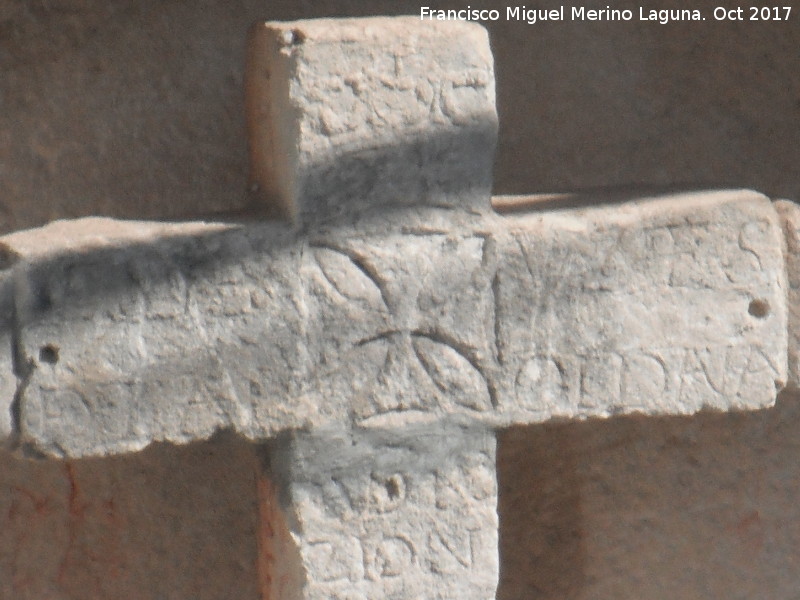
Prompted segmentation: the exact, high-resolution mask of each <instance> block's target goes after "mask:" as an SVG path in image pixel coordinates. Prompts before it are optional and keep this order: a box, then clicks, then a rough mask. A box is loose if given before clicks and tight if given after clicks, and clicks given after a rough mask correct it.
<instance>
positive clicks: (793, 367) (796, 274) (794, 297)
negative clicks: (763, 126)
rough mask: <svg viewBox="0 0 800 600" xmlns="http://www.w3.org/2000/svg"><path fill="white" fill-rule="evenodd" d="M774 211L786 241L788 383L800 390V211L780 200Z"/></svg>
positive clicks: (786, 201) (787, 201)
mask: <svg viewBox="0 0 800 600" xmlns="http://www.w3.org/2000/svg"><path fill="white" fill-rule="evenodd" d="M775 209H776V210H777V211H778V214H779V215H780V217H781V224H782V225H783V235H784V239H785V252H786V273H787V276H788V281H787V293H788V308H789V381H788V384H789V386H790V387H793V388H798V387H800V208H798V206H797V204H795V203H794V202H791V201H789V200H778V201H777V202H775Z"/></svg>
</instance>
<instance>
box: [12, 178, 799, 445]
mask: <svg viewBox="0 0 800 600" xmlns="http://www.w3.org/2000/svg"><path fill="white" fill-rule="evenodd" d="M3 243H5V244H6V245H7V246H8V247H10V248H12V249H13V250H14V251H15V252H17V253H18V254H19V255H20V256H21V259H20V261H19V262H18V263H17V264H16V265H15V267H14V268H15V270H16V271H15V280H16V282H17V284H16V293H15V296H16V301H17V306H16V314H17V315H18V318H19V329H20V331H21V334H20V339H21V347H22V349H23V354H24V355H25V357H26V358H25V360H26V361H30V362H32V364H33V365H34V367H33V368H32V370H31V371H30V372H29V373H28V374H27V377H26V378H25V381H24V382H23V383H24V393H23V394H22V395H21V398H20V402H19V412H20V414H21V422H20V433H21V435H22V438H23V442H24V443H27V444H31V445H33V446H34V447H35V448H36V449H38V450H39V451H43V452H46V453H48V454H53V455H57V456H83V455H93V454H107V453H117V452H126V451H132V450H136V449H139V448H142V447H144V446H146V445H147V444H148V443H150V442H151V441H153V440H169V441H175V442H186V441H190V440H192V439H198V438H206V437H208V436H210V435H211V434H212V433H213V432H214V431H215V430H217V429H220V428H226V429H233V430H236V431H239V432H241V433H242V434H244V435H246V436H248V437H250V438H254V439H263V438H267V437H271V436H273V435H275V434H276V433H278V432H280V431H281V430H283V429H285V428H296V427H321V426H325V425H326V424H337V423H338V424H339V425H348V426H349V425H351V424H355V425H359V426H369V427H395V426H397V427H399V426H405V425H406V424H408V423H410V422H420V421H425V422H435V421H437V420H439V419H442V418H444V417H448V418H457V419H462V420H465V421H475V420H478V421H481V422H485V423H489V424H493V425H503V424H508V423H529V422H538V421H545V420H548V419H550V418H552V417H582V416H590V415H597V416H608V415H612V414H617V413H620V412H642V413H648V414H659V413H680V414H691V413H694V412H697V411H699V410H701V409H703V408H714V409H719V410H728V409H731V408H734V409H746V408H757V407H762V406H767V405H769V404H771V403H772V402H773V401H774V397H775V393H776V388H778V389H779V388H780V387H782V386H783V385H784V382H785V380H786V352H787V351H786V344H787V341H786V336H787V325H786V300H785V274H784V266H783V253H782V240H781V233H780V228H779V224H778V218H777V214H776V213H775V211H774V209H773V207H772V205H771V203H770V202H769V200H767V199H766V198H764V197H763V196H760V195H759V194H755V193H753V192H737V191H732V192H716V193H707V194H696V195H693V196H691V197H666V198H651V199H641V200H638V201H630V202H627V203H622V204H619V205H607V206H605V207H604V208H602V209H599V208H598V209H572V210H564V211H555V212H542V213H537V212H527V213H525V212H523V213H515V214H510V215H508V216H505V217H500V216H492V215H485V216H477V215H473V214H469V213H463V212H458V211H455V212H454V211H447V210H440V209H424V210H423V209H415V210H413V211H410V212H408V213H407V214H400V213H397V214H395V213H390V214H389V215H381V216H369V215H367V216H363V217H362V218H361V219H360V220H356V222H355V223H354V224H352V225H348V226H344V225H341V226H336V227H330V228H322V229H318V230H314V231H305V232H302V233H301V234H297V233H294V232H291V231H288V230H287V228H286V227H285V226H284V225H282V224H280V223H258V224H249V225H230V224H229V225H202V224H192V225H187V226H179V225H165V224H130V223H119V222H116V223H114V222H109V221H107V220H102V219H89V220H84V221H76V222H63V223H56V224H54V225H52V226H50V227H46V228H44V229H42V230H37V231H30V232H22V233H19V234H14V235H11V236H7V237H5V238H3ZM298 275H299V276H298Z"/></svg>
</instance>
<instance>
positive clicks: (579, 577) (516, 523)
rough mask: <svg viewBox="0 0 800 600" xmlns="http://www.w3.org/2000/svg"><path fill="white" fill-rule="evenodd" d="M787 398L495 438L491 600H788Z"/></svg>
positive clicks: (792, 589)
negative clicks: (496, 529) (495, 581)
mask: <svg viewBox="0 0 800 600" xmlns="http://www.w3.org/2000/svg"><path fill="white" fill-rule="evenodd" d="M798 400H800V397H798V396H797V395H796V394H795V395H790V394H786V395H783V394H782V395H781V397H780V398H779V400H778V402H777V405H776V406H775V407H774V408H771V409H768V410H763V411H757V412H753V413H738V414H737V413H730V414H707V413H706V414H700V415H695V416H693V417H691V418H685V417H657V418H646V419H645V418H636V417H620V418H617V419H608V420H602V421H601V420H589V421H587V422H583V423H563V424H557V425H544V426H536V427H526V428H518V429H514V430H511V431H509V432H507V433H504V434H501V435H500V436H499V438H498V454H497V456H498V480H499V505H498V508H499V513H500V560H501V575H500V585H499V587H498V593H497V598H498V600H527V599H530V598H536V599H537V600H563V599H564V598H572V599H576V600H619V599H621V598H625V599H634V598H647V599H652V600H670V599H673V598H703V599H706V598H708V599H711V598H730V599H732V600H761V599H763V598H793V597H795V596H796V594H797V589H798V565H800V551H799V549H798V545H797V539H798V536H800V507H798V502H797V497H798V493H800V477H798V468H797V465H798V461H799V460H800V445H798V444H797V439H798V434H800V431H799V430H798V424H799V423H800V402H798Z"/></svg>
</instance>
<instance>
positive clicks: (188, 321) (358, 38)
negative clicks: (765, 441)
mask: <svg viewBox="0 0 800 600" xmlns="http://www.w3.org/2000/svg"><path fill="white" fill-rule="evenodd" d="M246 85H247V116H248V127H249V132H250V152H251V157H252V181H253V187H254V189H256V190H257V191H258V194H259V195H260V197H261V198H262V201H263V202H264V203H265V205H266V206H268V207H270V209H271V212H272V214H274V215H275V216H277V217H279V219H277V220H272V221H261V222H248V223H200V222H198V223H184V224H166V223H134V222H129V223H124V222H118V221H111V220H108V219H96V218H91V219H81V220H77V221H67V222H56V223H53V224H51V225H48V226H46V227H44V228H41V229H38V230H33V231H27V232H19V233H15V234H12V235H9V236H6V237H4V238H2V240H1V243H2V247H1V249H2V256H0V258H2V260H0V267H2V270H0V304H2V311H0V319H2V322H1V323H0V325H1V326H2V327H1V328H0V335H2V336H3V339H4V343H3V344H2V350H1V351H0V352H2V354H0V367H2V370H0V393H1V394H2V395H0V401H2V403H3V406H4V410H3V411H2V412H0V432H2V436H3V437H5V438H7V440H8V443H9V444H11V445H14V446H15V447H17V448H19V449H21V450H23V451H25V452H27V453H29V454H32V455H47V456H53V457H60V458H69V457H83V456H102V455H111V454H117V453H125V452H134V451H137V450H139V449H142V448H144V447H145V446H147V445H148V444H150V443H152V442H154V441H169V442H173V443H186V442H189V441H192V440H197V439H205V438H208V437H210V436H211V435H212V434H214V432H216V431H218V430H232V431H235V432H237V433H238V434H240V435H242V436H244V437H246V438H249V439H252V440H257V441H259V442H264V443H265V444H266V446H265V447H266V448H267V451H266V457H267V458H266V459H265V464H264V475H265V477H264V479H263V480H262V481H261V483H260V484H259V485H260V487H259V490H260V499H261V519H262V526H261V529H260V531H259V548H260V552H261V557H262V563H263V564H262V565H261V568H260V573H261V586H262V591H263V593H264V594H265V596H266V597H268V598H271V599H281V600H288V599H298V598H302V599H304V600H306V599H307V600H311V599H319V600H322V599H331V598H334V599H339V600H345V599H347V600H366V599H374V598H388V599H408V600H422V599H430V598H442V599H453V600H455V599H476V600H478V599H480V600H488V599H490V598H494V593H495V587H496V584H497V577H498V556H497V525H498V523H497V514H496V496H497V485H496V479H495V437H494V431H495V430H497V429H498V428H503V427H507V426H509V425H513V424H527V423H539V422H544V421H548V420H550V419H554V418H561V419H565V418H570V419H575V418H580V419H583V418H588V417H607V416H611V415H616V414H622V413H640V414H693V413H695V412H698V411H701V410H721V411H726V410H745V409H756V408H761V407H765V406H769V405H771V404H772V403H773V402H774V400H775V396H776V392H777V391H778V390H780V389H781V388H783V387H784V386H786V385H787V384H791V385H793V386H796V385H798V382H799V381H800V368H798V364H797V363H798V358H797V357H798V342H797V339H798V335H797V333H796V332H797V331H798V327H797V314H796V310H795V308H796V307H797V306H800V302H798V291H797V290H798V288H800V283H798V281H796V280H797V279H798V277H797V274H798V273H800V267H798V264H800V263H799V262H798V261H800V259H798V258H797V257H798V256H800V242H798V239H800V234H798V231H800V214H799V213H798V211H797V208H796V207H795V206H794V205H793V204H790V203H780V204H778V205H777V210H776V205H774V204H773V203H772V202H771V201H770V200H769V199H767V198H765V197H764V196H762V195H760V194H757V193H754V192H749V191H715V192H703V193H686V194H678V195H671V196H670V195H666V196H665V195H661V196H659V195H651V196H650V197H648V196H646V195H643V196H632V197H630V198H627V199H625V201H620V202H617V203H613V204H611V203H605V204H599V205H596V206H590V207H585V208H580V207H573V208H556V209H553V210H542V209H541V208H540V207H538V205H537V203H536V202H535V198H527V199H508V198H498V199H495V205H496V206H498V207H504V208H505V209H506V210H505V211H504V212H502V213H498V212H495V211H493V209H492V199H491V196H490V193H491V168H492V159H493V150H494V147H495V141H496V132H497V114H496V111H495V104H494V75H493V65H492V58H491V53H490V50H489V43H488V38H487V35H486V32H485V31H484V30H483V29H482V28H481V27H480V26H478V25H475V24H471V23H452V22H448V23H437V22H421V21H419V20H418V19H415V18H410V17H409V18H396V19H383V18H374V19H352V20H338V21H334V20H321V21H308V22H297V23H265V24H261V25H258V26H257V27H255V28H254V29H253V31H252V34H251V39H250V43H249V54H248V67H247V84H246ZM784 245H786V248H784ZM787 268H788V273H789V277H788V281H787V275H786V273H787ZM787 298H788V300H787ZM788 307H792V310H789V309H788ZM790 332H792V333H791V334H790ZM787 364H788V371H787ZM787 378H788V380H787Z"/></svg>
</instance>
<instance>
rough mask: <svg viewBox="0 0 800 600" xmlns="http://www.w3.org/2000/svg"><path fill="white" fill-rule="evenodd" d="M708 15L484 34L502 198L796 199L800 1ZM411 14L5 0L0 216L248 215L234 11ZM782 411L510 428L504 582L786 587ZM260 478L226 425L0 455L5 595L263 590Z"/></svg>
mask: <svg viewBox="0 0 800 600" xmlns="http://www.w3.org/2000/svg"><path fill="white" fill-rule="evenodd" d="M464 4H466V3H464ZM456 5H457V4H456V3H453V2H448V3H442V4H441V5H437V6H438V7H441V8H447V7H453V6H456ZM474 5H475V6H478V5H479V3H478V2H474ZM480 5H481V6H486V7H490V6H503V7H504V6H505V5H500V3H498V2H490V1H488V0H487V1H486V2H485V3H482V4H480ZM558 5H559V4H557V3H555V2H550V3H541V4H538V7H547V6H558ZM586 5H587V6H590V4H589V3H587V4H586ZM593 5H595V6H598V7H601V6H605V5H606V4H605V3H594V4H593ZM714 5H715V2H714V1H709V0H697V2H696V3H695V6H696V7H697V8H701V9H704V10H705V11H706V14H707V17H708V19H709V21H706V22H702V23H699V24H687V23H677V24H670V25H659V24H655V23H639V22H633V23H569V22H566V23H543V24H539V25H534V26H529V25H526V24H522V23H507V22H499V23H493V24H490V25H489V29H490V33H491V36H492V44H493V47H494V52H495V58H496V63H497V79H498V106H499V110H500V118H501V129H500V144H499V150H498V154H497V162H496V168H495V191H496V192H497V193H525V192H533V191H541V192H546V191H567V190H573V189H584V190H585V189H594V188H599V187H608V186H619V185H639V184H652V185H666V186H673V185H684V184H685V185H690V186H698V187H708V186H742V187H752V188H755V189H758V190H761V191H764V192H766V193H768V194H770V195H771V196H773V197H790V198H794V199H800V177H799V176H798V165H800V53H799V52H798V48H800V26H798V20H797V19H800V7H799V8H798V9H797V12H796V14H793V15H792V20H791V21H789V22H787V23H751V22H743V23H715V22H713V20H711V19H712V17H711V9H712V8H713V6H714ZM567 6H568V5H567ZM614 6H615V7H619V8H623V7H625V6H629V5H627V4H623V3H620V4H615V5H614ZM668 7H669V5H668V4H667V5H665V6H664V8H668ZM418 10H419V3H418V2H416V3H411V2H406V1H404V0H394V1H389V0H386V1H366V0H362V1H356V0H340V1H333V0H329V1H328V0H321V1H310V0H306V1H303V0H292V1H290V0H274V1H264V0H262V1H259V2H257V1H255V0H231V1H222V0H218V1H208V0H196V1H193V2H187V1H181V0H158V1H156V0H152V1H138V2H133V1H130V0H60V1H58V2H53V1H48V0H2V1H0V230H2V231H8V230H13V229H19V228H23V227H30V226H34V225H37V224H40V223H43V222H46V221H48V220H51V219H54V218H60V217H74V216H80V215H87V214H103V215H112V216H118V217H123V218H134V217H135V218H186V217H192V216H197V215H206V214H210V213H217V212H227V211H235V210H242V209H246V208H248V207H249V205H250V202H251V200H250V198H249V197H248V194H247V162H246V144H245V135H244V134H245V132H244V118H243V111H242V66H243V53H244V38H245V32H246V30H247V28H248V26H249V25H250V24H251V23H252V22H253V21H255V20H257V19H295V18H307V17H318V16H332V15H365V14H400V13H415V12H416V11H418ZM798 406H800V405H799V404H798V398H797V397H792V396H789V395H785V396H784V397H782V398H781V400H780V402H779V404H778V406H777V408H776V409H773V410H769V411H763V412H759V413H754V414H741V415H711V414H704V415H700V416H697V417H694V418H689V419H634V418H621V419H613V420H609V421H590V422H586V423H575V424H554V425H546V426H539V427H530V428H521V429H516V430H512V431H509V432H506V433H504V434H503V435H502V436H501V438H500V448H499V452H498V462H499V468H500V492H501V493H500V507H499V508H500V514H501V557H502V577H501V585H500V590H499V593H498V598H501V599H502V600H528V599H547V600H549V599H553V600H556V599H587V600H588V599H593V600H597V599H606V598H607V599H609V600H612V599H613V600H624V599H631V600H634V599H635V600H640V599H665V600H667V599H668V600H673V599H674V598H698V599H704V598H709V599H717V598H726V599H753V600H762V599H765V598H776V599H784V598H793V597H796V595H797V590H798V589H800V551H798V543H797V542H798V540H799V539H800V526H798V523H800V503H798V502H797V498H798V497H799V496H800V466H798V465H800V444H799V443H798V441H797V440H798V439H800V438H798V431H799V424H800V420H799V419H800V408H798ZM258 473H259V467H258V464H257V459H256V458H255V455H254V450H253V449H252V448H251V447H249V446H246V445H242V444H241V443H240V442H238V441H236V440H230V439H227V438H221V439H218V440H215V441H212V442H209V443H206V444H199V445H193V446H191V447H189V448H184V449H181V448H170V447H165V446H159V447H155V448H151V449H149V450H147V451H146V452H144V453H142V454H138V455H135V456H131V457H120V458H118V459H106V460H102V461H77V462H73V463H69V464H61V463H48V462H44V463H31V462H27V461H20V460H17V459H12V458H10V457H8V456H5V455H3V456H0V521H2V527H1V530H2V532H3V533H2V534H0V582H1V583H0V592H2V593H0V597H4V598H5V597H9V598H11V597H13V598H20V599H26V598H31V599H34V598H35V599H41V598H48V599H53V600H61V599H69V600H72V599H75V600H78V599H81V600H84V599H86V598H89V599H103V600H104V599H106V598H108V599H111V598H119V597H120V595H119V594H120V593H122V594H123V595H125V597H129V598H141V599H153V600H156V599H159V600H160V599H162V598H169V599H180V600H182V599H184V598H186V599H188V598H193V599H194V598H209V599H211V598H215V599H216V598H229V597H230V598H237V599H248V598H252V599H253V600H255V598H257V597H258V594H257V591H256V590H257V584H256V581H257V573H256V566H255V564H256V560H257V556H256V555H257V552H256V546H255V541H254V540H255V531H256V528H257V525H256V522H257V516H256V513H257V509H256V506H257V498H256V491H255V490H256V479H257V477H258V476H259V475H258ZM199 582H206V583H205V584H204V585H198V583H199ZM167 583H168V584H169V585H168V586H166V587H165V585H166V584H167Z"/></svg>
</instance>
